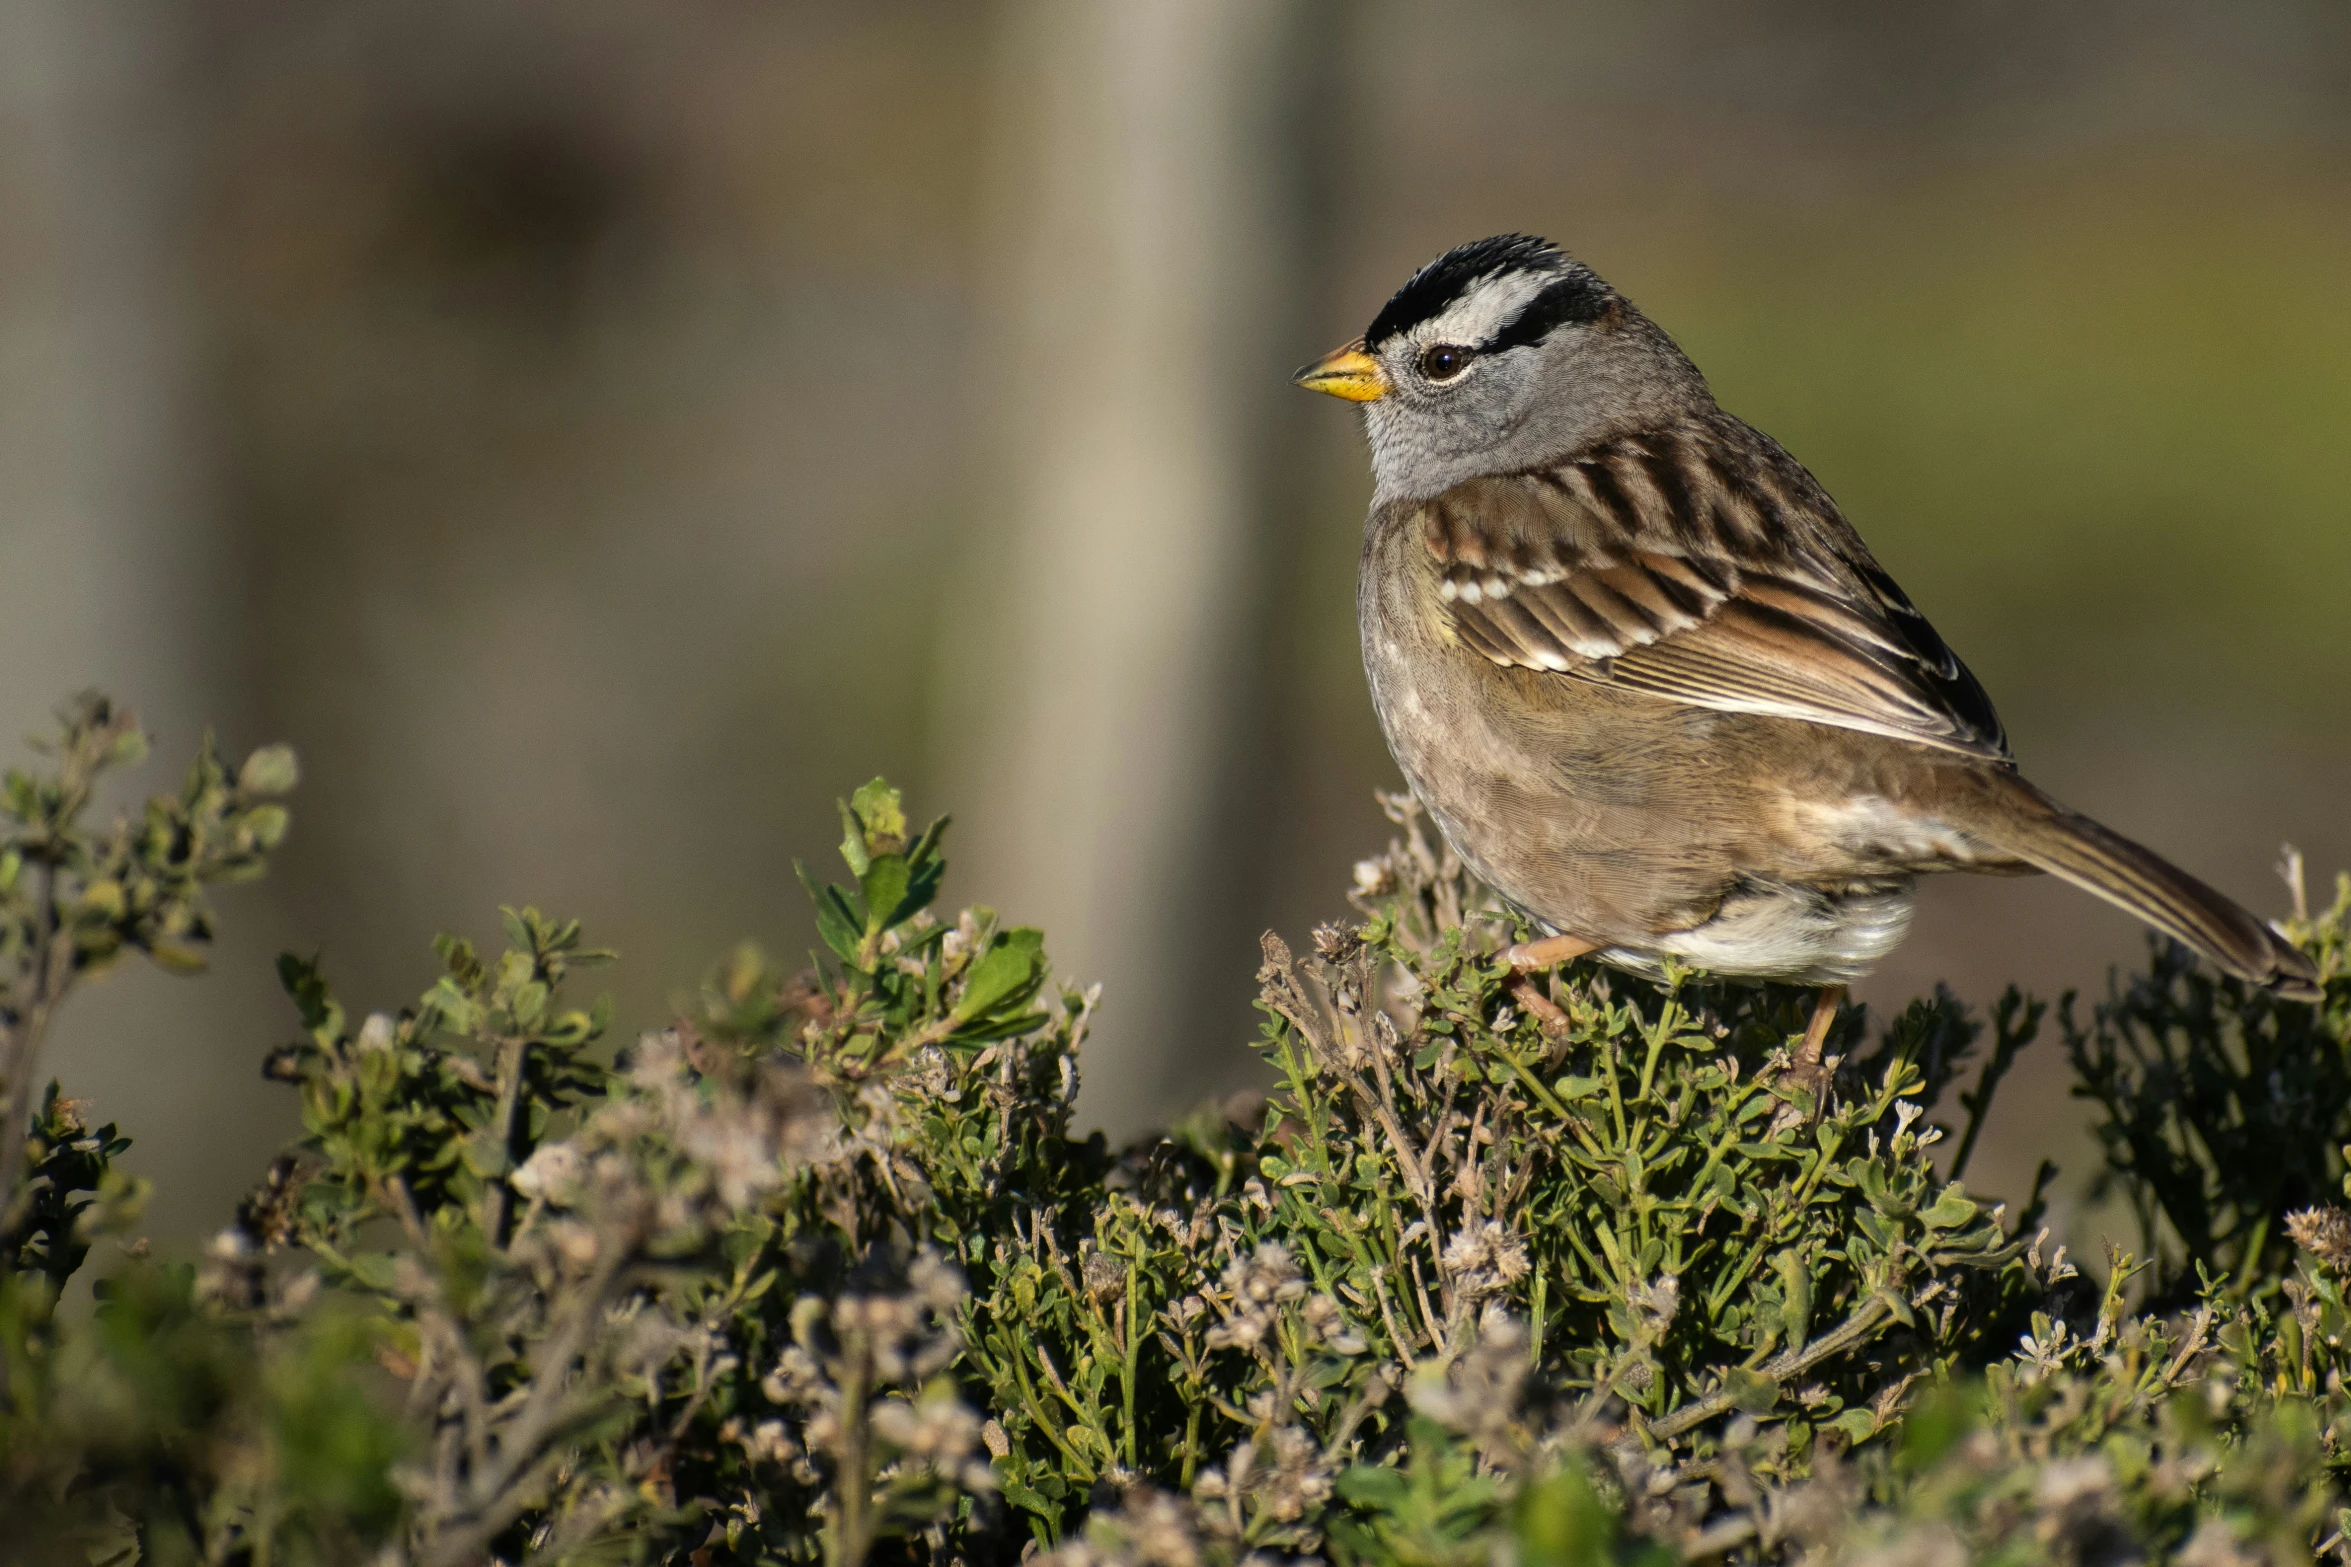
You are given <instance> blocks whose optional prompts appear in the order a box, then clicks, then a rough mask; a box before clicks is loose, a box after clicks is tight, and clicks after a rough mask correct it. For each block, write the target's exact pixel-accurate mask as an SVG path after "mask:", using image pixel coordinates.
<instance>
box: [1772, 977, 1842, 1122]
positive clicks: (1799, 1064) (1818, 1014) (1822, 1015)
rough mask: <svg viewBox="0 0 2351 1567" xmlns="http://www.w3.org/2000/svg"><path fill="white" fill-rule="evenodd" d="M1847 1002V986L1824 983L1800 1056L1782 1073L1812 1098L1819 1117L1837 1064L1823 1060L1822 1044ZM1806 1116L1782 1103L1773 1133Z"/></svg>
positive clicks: (1787, 1082)
mask: <svg viewBox="0 0 2351 1567" xmlns="http://www.w3.org/2000/svg"><path fill="white" fill-rule="evenodd" d="M1844 1004H1845V987H1844V986H1842V985H1823V986H1822V987H1821V990H1820V994H1819V995H1818V996H1816V997H1815V998H1814V999H1813V1003H1812V1017H1811V1019H1810V1020H1809V1021H1807V1022H1806V1023H1805V1025H1804V1038H1803V1040H1802V1041H1801V1042H1800V1043H1799V1044H1798V1045H1797V1047H1796V1059H1795V1060H1794V1061H1792V1062H1790V1063H1789V1064H1788V1069H1787V1070H1786V1071H1785V1072H1783V1073H1781V1074H1780V1081H1781V1082H1783V1083H1785V1084H1787V1085H1788V1086H1789V1087H1791V1088H1801V1089H1803V1090H1804V1092H1805V1093H1807V1094H1809V1095H1810V1096H1811V1098H1812V1114H1813V1116H1814V1118H1815V1119H1817V1118H1818V1117H1819V1115H1820V1112H1821V1109H1822V1107H1823V1106H1824V1105H1825V1104H1826V1103H1827V1096H1828V1088H1829V1078H1830V1076H1831V1075H1832V1072H1833V1069H1834V1066H1835V1063H1834V1062H1833V1061H1824V1060H1822V1059H1821V1050H1822V1047H1824V1046H1825V1045H1827V1043H1828V1039H1829V1029H1830V1027H1831V1026H1832V1025H1833V1024H1834V1023H1835V1022H1836V1021H1837V1012H1838V1009H1839V1008H1841V1007H1842V1006H1843V1005H1844ZM1802 1119H1803V1116H1802V1115H1801V1114H1800V1113H1799V1112H1798V1111H1797V1109H1796V1107H1795V1106H1794V1105H1782V1106H1781V1107H1780V1112H1779V1114H1778V1115H1776V1116H1774V1117H1772V1123H1771V1132H1772V1133H1773V1134H1774V1135H1777V1134H1778V1133H1780V1132H1784V1131H1786V1130H1787V1129H1788V1128H1790V1127H1792V1126H1794V1125H1795V1124H1796V1123H1797V1122H1798V1121H1800V1120H1802Z"/></svg>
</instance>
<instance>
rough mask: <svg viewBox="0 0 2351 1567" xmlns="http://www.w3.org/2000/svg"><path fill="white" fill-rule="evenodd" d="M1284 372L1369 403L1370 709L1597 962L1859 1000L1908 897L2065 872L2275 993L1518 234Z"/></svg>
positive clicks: (1425, 779)
mask: <svg viewBox="0 0 2351 1567" xmlns="http://www.w3.org/2000/svg"><path fill="white" fill-rule="evenodd" d="M1295 380H1296V383H1297V384H1298V385H1300V386H1303V387H1306V388H1308V389H1310V390H1313V391H1317V392H1325V393H1329V394H1330V395H1332V396H1335V397H1339V398H1343V399H1346V400H1348V401H1350V402H1353V403H1356V404H1357V405H1359V407H1360V409H1361V412H1362V415H1363V423H1364V429H1365V432H1366V434H1367V436H1368V438H1369V444H1370V449H1371V469H1372V478H1373V491H1372V499H1371V507H1370V512H1369V515H1368V517H1367V519H1366V521H1365V526H1364V542H1363V553H1362V558H1361V565H1360V570H1359V575H1358V582H1357V612H1358V613H1357V619H1358V622H1359V625H1360V629H1361V634H1362V642H1363V661H1364V669H1365V674H1366V676H1367V678H1368V681H1369V684H1370V688H1371V697H1372V703H1373V706H1374V708H1375V709H1376V711H1377V713H1378V717H1379V722H1380V727H1381V729H1382V730H1383V732H1384V733H1385V735H1386V737H1387V742H1388V748H1389V751H1390V753H1391V754H1392V755H1393V756H1394V758H1395V761H1396V764H1397V767H1398V768H1399V769H1400V770H1401V771H1402V773H1403V775H1404V777H1405V780H1406V782H1407V783H1408V784H1409V785H1410V786H1411V789H1412V792H1413V794H1414V795H1415V796H1416V797H1417V798H1418V799H1419V801H1420V803H1421V805H1422V807H1423V808H1424V809H1425V810H1426V811H1427V813H1428V815H1429V817H1430V819H1431V820H1432V821H1434V823H1435V824H1436V826H1437V828H1438V830H1439V831H1440V832H1441V833H1442V834H1443V835H1444V837H1445V839H1446V841H1447V842H1448V843H1449V844H1450V845H1451V846H1452V848H1453V850H1454V852H1455V853H1456V854H1458V855H1459V856H1460V857H1461V860H1462V862H1463V863H1464V864H1465V865H1466V866H1467V867H1468V868H1469V869H1470V871H1471V872H1472V873H1473V874H1475V875H1476V876H1477V877H1478V878H1479V879H1480V880H1482V881H1484V882H1485V883H1486V884H1487V885H1488V886H1490V887H1491V888H1493V889H1494V891H1495V892H1496V893H1497V894H1498V895H1499V896H1500V897H1501V898H1502V899H1503V900H1504V901H1505V902H1506V903H1508V904H1509V905H1510V906H1511V907H1513V908H1514V909H1516V910H1518V911H1519V912H1520V913H1522V914H1523V915H1525V916H1526V917H1527V918H1528V919H1529V920H1530V921H1531V922H1532V923H1533V925H1534V927H1535V928H1536V929H1537V930H1539V931H1541V932H1543V933H1544V934H1543V935H1542V936H1540V937H1538V938H1536V939H1532V940H1529V941H1524V942H1520V943H1517V944H1515V945H1513V946H1512V947H1511V948H1510V949H1509V951H1508V957H1509V959H1510V962H1511V966H1512V968H1513V969H1514V970H1515V971H1517V972H1519V973H1520V974H1522V975H1523V974H1532V973H1535V972H1539V971H1542V970H1546V969H1549V968H1552V967H1555V966H1556V965H1558V964H1560V963H1564V962H1566V961H1569V960H1571V959H1573V958H1576V957H1580V956H1584V955H1586V954H1589V955H1592V956H1594V957H1596V958H1597V959H1599V960H1600V961H1602V962H1605V963H1608V964H1611V965H1613V966H1616V967H1619V968H1624V969H1629V970H1632V971H1634V972H1637V973H1643V974H1647V975H1651V976H1656V975H1659V974H1661V973H1662V972H1663V971H1664V965H1665V964H1666V962H1667V961H1668V960H1676V961H1678V962H1679V963H1681V964H1683V965H1686V966H1687V967H1690V968H1693V969H1701V970H1706V971H1709V972H1712V973H1714V974H1717V975H1720V976H1724V977H1728V978H1734V979H1741V980H1751V981H1760V980H1780V981H1789V982H1794V983H1797V984H1801V985H1807V986H1813V987H1817V995H1816V998H1815V1002H1814V1006H1813V1008H1812V1012H1811V1015H1810V1017H1809V1019H1808V1021H1807V1023H1806V1027H1805V1031H1804V1035H1803V1037H1802V1039H1801V1041H1800V1042H1799V1044H1798V1046H1797V1048H1796V1050H1795V1052H1794V1054H1793V1061H1792V1066H1793V1068H1794V1069H1795V1070H1796V1072H1797V1073H1798V1074H1799V1075H1802V1074H1810V1075H1811V1076H1812V1078H1813V1079H1814V1080H1815V1081H1817V1080H1818V1076H1819V1074H1820V1072H1821V1070H1822V1068H1821V1064H1820V1063H1821V1051H1822V1047H1823V1044H1824V1043H1825V1041H1826V1039H1827V1036H1828V1033H1829V1030H1830V1028H1831V1027H1832V1025H1833V1023H1834V1020H1835V1018H1836V1016H1837V1013H1838V1009H1839V1008H1840V1007H1841V1006H1842V1004H1843V1002H1844V1000H1845V996H1846V987H1847V986H1848V985H1850V984H1851V983H1852V982H1853V981H1854V980H1856V979H1859V978H1860V977H1861V976H1863V975H1864V974H1866V973H1868V972H1869V971H1870V970H1871V969H1872V968H1873V967H1874V966H1875V965H1876V964H1877V963H1878V962H1879V961H1880V960H1881V959H1883V958H1884V957H1885V956H1886V954H1887V953H1888V952H1889V951H1891V950H1892V949H1893V948H1894V947H1895V946H1896V945H1897V944H1899V943H1900V941H1901V940H1902V938H1903V936H1904V935H1905V934H1906V933H1907V932H1908V929H1909V925H1910V918H1911V912H1912V908H1913V905H1914V902H1915V900H1916V897H1917V890H1918V879H1919V877H1921V876H1922V875H1926V874H1929V873H1933V872H1940V871H1971V872H1980V873H1989V874H2004V875H2014V874H2030V873H2033V872H2047V873H2049V874H2052V875H2055V876H2059V877H2062V878H2063V879H2065V880H2066V881H2068V882H2071V883H2073V884H2074V885H2075V886H2077V887H2080V888H2082V889H2084V890H2085V891H2088V892H2090V893H2093V894H2095V895H2096V896H2098V897H2100V898H2103V899H2105V900H2106V901H2107V902H2109V903H2112V904H2114V905H2116V906H2117V907H2119V908H2122V909H2124V910H2126V911H2128V912H2129V913H2131V914H2133V915H2136V916H2137V917H2138V918H2139V919H2141V920H2143V921H2145V922H2146V923H2147V924H2149V925H2151V926H2153V927H2154V928H2155V929H2156V930H2158V931H2161V932H2162V933H2164V934H2165V935H2167V936H2170V937H2172V938H2174V939H2176V940H2178V941H2180V942H2182V943H2185V944H2186V945H2187V946H2189V947H2191V948H2193V949H2194V950H2195V951H2197V952H2199V953H2201V954H2203V955H2204V956H2205V957H2206V958H2208V959H2210V960H2211V961H2212V962H2213V963H2215V964H2217V965H2218V966H2219V967H2220V968H2221V969H2222V970H2224V971H2225V972H2227V973H2229V974H2233V975H2235V976H2237V977H2238V978H2239V979H2242V980H2245V981H2248V982H2250V983H2252V984H2255V985H2261V986H2267V987H2269V988H2270V989H2272V990H2273V991H2274V992H2276V993H2277V994H2278V995H2279V996H2281V997H2283V998H2286V999H2288V1000H2299V1001H2308V1000H2316V999H2318V998H2319V996H2320V994H2321V992H2320V986H2319V972H2318V970H2317V968H2316V966H2315V965H2314V964H2313V963H2312V962H2311V960H2310V959H2309V958H2308V957H2307V956H2305V955H2304V954H2303V953H2302V952H2300V951H2298V950H2297V949H2296V948H2295V947H2294V946H2293V944H2292V943H2291V942H2289V941H2287V940H2286V939H2285V938H2284V937H2283V936H2282V935H2281V934H2280V933H2279V932H2278V931H2276V930H2275V929H2273V928H2272V927H2270V926H2269V925H2267V924H2264V923H2263V922H2262V921H2261V920H2260V919H2258V918H2256V917H2255V916H2254V915H2253V914H2251V913H2250V912H2248V911H2247V910H2245V909H2244V908H2242V907H2241V906H2239V905H2238V904H2236V903H2235V902H2233V901H2231V900H2230V899H2229V898H2227V897H2224V896H2223V895H2222V894H2220V893H2219V892H2216V891H2214V890H2213V889H2212V888H2211V887H2208V886H2206V885H2205V884H2204V883H2203V882H2201V881H2199V880H2197V879H2196V878H2195V877H2193V876H2191V875H2189V874H2188V873H2187V872H2186V871H2183V870H2181V869H2179V868H2178V867H2176V866H2174V865H2172V864H2171V863H2170V862H2169V861H2167V860H2165V859H2163V858H2162V857H2161V856H2159V855H2157V854H2156V853H2154V852H2153V851H2152V850H2149V849H2146V848H2143V847H2141V846H2140V845H2139V844H2136V843H2134V842H2132V841H2131V840H2130V839H2128V838H2125V837H2123V836H2122V835H2120V834H2119V833H2116V832H2113V831H2112V830H2110V829H2108V828H2106V827H2104V826H2102V825H2100V824H2099V823H2098V822H2096V821H2093V820H2091V819H2090V818H2089V817H2087V816H2084V815H2082V814H2080V813H2078V812H2076V811H2073V810H2071V809H2069V808H2068V807H2066V806H2064V805H2061V804H2059V803H2058V802H2057V801H2056V800H2054V799H2052V798H2050V796H2049V795H2047V794H2046V793H2044V792H2043V791H2042V790H2040V789H2039V788H2037V787H2035V786H2034V785H2033V784H2032V783H2031V782H2030V781H2029V780H2027V779H2026V778H2025V777H2024V776H2023V774H2022V773H2021V772H2019V770H2018V768H2017V763H2016V759H2015V757H2014V756H2013V754H2012V753H2011V751H2010V748H2009V743H2008V737H2007V734H2006V731H2005V730H2004V729H2003V728H2002V726H2001V723H2000V719H1999V715H1998V714H1997V713H1996V712H1995V711H1994V710H1993V706H1992V702H1991V699H1990V697H1989V696H1988V695H1986V693H1985V691H1984V687H1983V685H1982V684H1981V683H1980V682H1979V681H1978V680H1977V679H1976V677H1975V676H1974V675H1973V674H1972V673H1970V672H1969V670H1968V668H1967V666H1966V665H1965V664H1963V663H1961V662H1960V660H1959V656H1958V655H1957V654H1956V653H1954V652H1953V651H1952V650H1951V648H1950V646H1949V645H1948V644H1947V643H1945V642H1944V640H1943V638H1942V637H1941V636H1940V635H1938V634H1937V632H1936V631H1935V628H1934V627H1933V626H1932V625H1931V624H1930V623H1929V622H1928V620H1927V618H1926V616H1925V615H1923V614H1922V613H1920V611H1919V610H1918V608H1917V606H1916V605H1914V604H1913V603H1912V602H1911V600H1910V598H1909V596H1908V595H1907V594H1905V593H1904V592H1903V591H1902V589H1901V588H1900V587H1899V586H1898V585H1897V584H1896V583H1895V581H1894V579H1893V577H1892V576H1891V575H1889V574H1888V573H1887V571H1886V569H1885V568H1884V567H1883V566H1881V565H1880V564H1879V563H1878V561H1877V558H1876V557H1875V556H1874V555H1872V554H1871V553H1870V550H1869V547H1868V546H1867V545H1866V544H1864V543H1863V542H1862V539H1861V535H1860V534H1859V533H1858V532H1856V531H1855V530H1854V528H1853V526H1852V524H1851V523H1849V522H1848V521H1847V520H1846V519H1845V516H1844V514H1843V513H1842V512H1841V511H1840V510H1839V509H1838V507H1837V503H1836V502H1835V501H1834V500H1832V499H1831V498H1830V496H1829V493H1828V491H1827V490H1826V489H1824V488H1823V487H1822V486H1821V484H1820V482H1819V481H1818V480H1817V479H1815V478H1814V477H1813V476H1812V474H1811V473H1810V472H1809V471H1807V470H1806V469H1805V468H1804V466H1803V465H1802V464H1801V463H1799V462H1798V461H1797V460H1796V459H1795V458H1794V457H1792V456H1790V455H1789V454H1788V452H1787V451H1786V450H1784V449H1783V448H1782V447H1781V446H1780V445H1779V443H1778V442H1776V441H1774V440H1773V439H1772V438H1771V437H1770V436H1768V435H1766V434H1764V433H1763V432H1762V431H1760V430H1758V429H1756V428H1754V427H1753V426H1752V425H1749V424H1747V423H1745V422H1744V421H1742V420H1740V419H1738V418H1736V417H1734V416H1733V415H1731V414H1729V413H1727V412H1725V411H1724V410H1723V408H1722V407H1721V406H1720V405H1719V404H1717V403H1716V401H1715V399H1714V396H1713V393H1712V392H1711V391H1710V390H1709V388H1708V386H1707V382H1706V378H1705V376H1704V375H1703V374H1701V373H1700V371H1699V370H1698V367H1697V366H1696V365H1695V364H1693V363H1692V362H1691V360H1690V358H1689V356H1688V355H1687V354H1685V353H1684V352H1683V351H1682V350H1681V348H1680V346H1679V345H1677V344H1676V343H1675V342H1674V340H1673V338H1672V337H1671V336H1669V335H1668V334H1667V333H1666V332H1665V331H1664V330H1663V329H1662V328H1661V327H1659V326H1657V325H1656V324H1655V323H1654V322H1652V321H1651V320H1650V319H1649V318H1648V317H1647V316H1645V315H1643V314H1642V313H1641V311H1640V310H1638V309H1637V308H1635V307H1634V305H1633V303H1632V302H1631V301H1630V300H1628V299H1627V298H1625V297H1624V296H1623V295H1622V294H1620V293H1618V292H1617V291H1616V290H1615V289H1614V288H1612V287H1611V286H1609V284H1607V283H1606V282H1604V281H1603V280H1602V279H1601V278H1600V277H1599V276H1598V275H1597V274H1596V273H1594V272H1593V271H1592V269H1591V268H1590V267H1588V266H1586V265H1584V264H1583V263H1582V262H1580V261H1577V260H1575V259H1574V258H1573V257H1571V256H1569V255H1568V254H1567V253H1566V252H1564V251H1563V250H1561V249H1560V248H1559V247H1558V246H1557V245H1555V244H1553V243H1551V242H1550V241H1548V240H1545V239H1539V238H1536V237H1533V236H1531V235H1525V234H1505V235H1497V236H1495V237H1493V238H1490V239H1481V240H1477V241H1474V242H1472V243H1469V244H1465V245H1461V246H1458V247H1456V248H1455V249H1453V250H1450V251H1447V252H1446V253H1445V254H1444V255H1442V256H1440V257H1438V258H1437V259H1436V260H1434V261H1432V262H1430V263H1429V264H1428V265H1427V266H1424V267H1422V268H1421V269H1420V270H1419V271H1417V272H1415V273H1413V274H1412V276H1411V277H1410V278H1409V279H1408V280H1407V281H1406V282H1405V284H1404V286H1403V287H1402V288H1400V289H1398V290H1397V291H1396V293H1395V295H1394V297H1392V298H1391V299H1389V300H1388V302H1387V303H1386V305H1384V306H1383V307H1382V308H1381V309H1380V311H1379V313H1378V315H1377V316H1375V317H1374V318H1373V320H1372V323H1371V325H1370V327H1369V328H1368V329H1367V330H1366V331H1365V332H1364V334H1363V335H1362V336H1361V337H1359V338H1357V339H1356V340H1355V341H1353V342H1351V343H1349V344H1347V345H1346V346H1345V347H1342V348H1339V349H1337V350H1335V351H1333V352H1332V353H1330V354H1327V355H1325V356H1324V357H1323V358H1321V359H1319V360H1317V361H1316V362H1314V363H1313V364H1310V365H1308V366H1306V367H1305V368H1304V369H1302V370H1300V371H1299V372H1298V373H1297V375H1296V377H1295Z"/></svg>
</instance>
